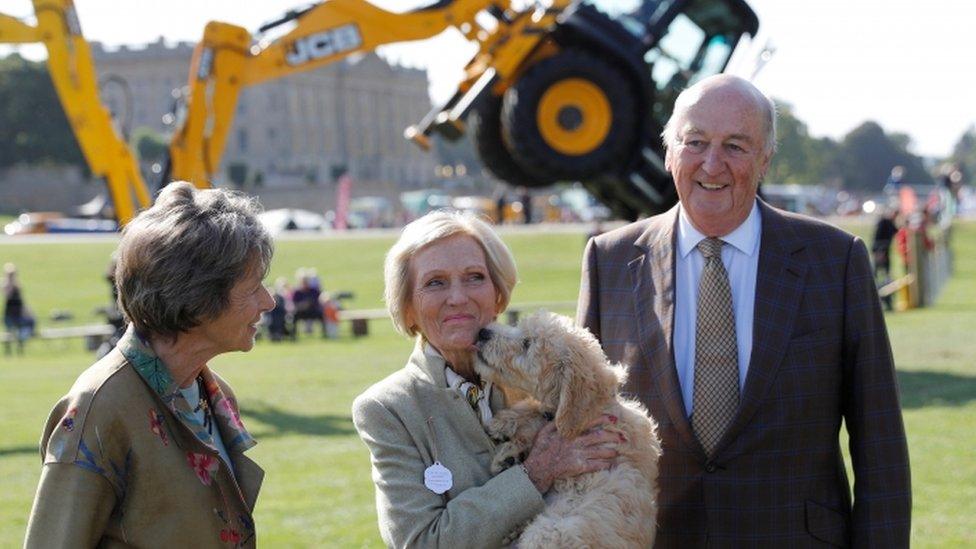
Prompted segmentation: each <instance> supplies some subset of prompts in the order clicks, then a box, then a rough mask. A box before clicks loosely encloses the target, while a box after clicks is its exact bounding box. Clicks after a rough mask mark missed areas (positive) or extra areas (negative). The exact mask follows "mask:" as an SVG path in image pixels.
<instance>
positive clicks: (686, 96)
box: [661, 75, 777, 155]
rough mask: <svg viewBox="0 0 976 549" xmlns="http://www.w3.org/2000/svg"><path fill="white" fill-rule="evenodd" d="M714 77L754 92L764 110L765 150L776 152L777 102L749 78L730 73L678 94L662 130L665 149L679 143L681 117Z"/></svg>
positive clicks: (769, 152) (757, 103) (756, 99)
mask: <svg viewBox="0 0 976 549" xmlns="http://www.w3.org/2000/svg"><path fill="white" fill-rule="evenodd" d="M714 79H722V80H726V81H731V82H736V84H737V85H738V86H739V87H740V88H742V89H743V90H745V91H748V92H750V93H751V94H752V96H753V98H754V99H755V101H756V105H757V106H758V107H759V108H760V109H761V110H762V115H763V122H764V125H765V130H766V132H765V133H766V141H765V143H763V151H764V152H765V153H766V154H769V155H772V154H773V153H775V152H776V146H777V145H776V103H775V102H774V101H773V100H772V99H770V98H769V96H767V95H766V94H764V93H763V92H762V91H760V90H759V88H757V87H755V86H754V85H753V84H752V83H751V82H749V81H748V80H745V79H743V78H739V77H735V76H729V75H717V76H713V77H711V78H706V79H705V80H702V81H700V82H698V83H697V84H695V85H693V86H691V87H689V88H686V89H685V90H684V91H682V92H681V93H680V94H679V95H678V98H677V99H675V101H674V110H673V111H672V113H671V118H668V122H667V124H665V125H664V131H663V132H661V138H662V140H663V141H664V149H665V150H668V149H670V148H671V146H672V145H676V144H677V143H678V127H677V125H678V121H679V119H681V118H682V117H683V116H684V114H685V112H686V111H687V110H688V109H689V108H690V107H691V106H692V105H693V104H694V103H695V102H696V101H697V100H698V98H699V97H701V94H702V93H703V92H704V91H705V89H706V88H707V87H708V86H709V85H710V84H711V82H710V81H712V80H714Z"/></svg>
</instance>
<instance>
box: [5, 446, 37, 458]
mask: <svg viewBox="0 0 976 549" xmlns="http://www.w3.org/2000/svg"><path fill="white" fill-rule="evenodd" d="M38 452H39V450H38V449H37V445H36V444H35V445H33V446H14V447H12V448H0V458H2V457H7V456H16V455H19V454H35V455H40V454H39V453H38Z"/></svg>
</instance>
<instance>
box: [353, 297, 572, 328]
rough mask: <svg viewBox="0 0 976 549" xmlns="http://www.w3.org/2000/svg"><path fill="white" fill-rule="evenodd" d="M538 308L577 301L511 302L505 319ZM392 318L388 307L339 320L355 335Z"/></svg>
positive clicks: (355, 312)
mask: <svg viewBox="0 0 976 549" xmlns="http://www.w3.org/2000/svg"><path fill="white" fill-rule="evenodd" d="M538 309H546V310H549V311H575V310H576V302H575V301H530V302H526V303H517V304H511V305H509V306H508V309H506V310H505V321H506V322H508V323H509V324H511V325H514V324H516V323H517V322H518V319H519V315H521V314H523V313H533V312H535V311H536V310H538ZM389 318H390V315H389V313H388V312H387V311H386V309H350V310H348V311H339V322H349V323H351V325H352V335H353V337H363V336H367V335H369V323H370V321H373V320H387V319H389Z"/></svg>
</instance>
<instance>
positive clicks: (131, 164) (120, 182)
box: [0, 0, 152, 224]
mask: <svg viewBox="0 0 976 549" xmlns="http://www.w3.org/2000/svg"><path fill="white" fill-rule="evenodd" d="M33 2H34V13H35V14H36V17H37V24H36V25H29V24H27V23H24V22H22V21H20V20H19V19H16V18H14V17H11V16H9V15H4V14H2V13H0V44H2V43H13V44H30V43H35V42H41V43H43V44H44V46H45V47H46V48H47V54H48V56H47V67H48V72H49V73H50V75H51V81H52V82H53V83H54V88H55V90H56V91H57V94H58V98H59V99H60V101H61V105H62V107H63V108H64V113H65V115H66V116H67V118H68V123H69V124H70V125H71V129H72V131H73V132H74V134H75V138H76V139H77V140H78V146H79V147H80V148H81V152H82V154H83V155H84V157H85V160H86V161H87V163H88V167H89V169H90V170H91V172H92V174H93V175H95V176H98V177H102V178H104V179H105V181H106V183H107V184H108V189H109V193H110V194H111V196H112V202H113V206H114V213H115V217H116V218H117V220H118V221H119V224H124V223H126V222H128V221H129V220H130V219H132V217H133V216H134V215H135V214H136V212H137V211H138V210H139V209H141V208H145V207H148V206H149V205H150V204H151V203H152V198H151V197H150V194H149V191H148V189H147V187H146V184H145V182H144V181H143V178H142V174H141V173H140V172H139V165H138V162H137V161H136V159H135V157H134V156H133V155H132V152H131V151H130V149H129V146H128V144H127V143H126V141H125V139H124V138H123V137H122V136H121V135H120V133H119V131H118V130H117V129H116V127H115V124H114V123H113V119H112V114H111V113H110V112H109V111H108V109H106V108H105V106H104V105H103V104H102V102H101V100H100V99H99V95H98V91H99V86H98V78H97V76H96V74H95V65H94V62H93V61H92V55H91V50H90V49H89V47H88V42H87V41H85V38H84V36H83V35H82V33H81V25H80V24H79V22H78V16H77V14H76V13H75V8H74V4H73V3H72V0H33Z"/></svg>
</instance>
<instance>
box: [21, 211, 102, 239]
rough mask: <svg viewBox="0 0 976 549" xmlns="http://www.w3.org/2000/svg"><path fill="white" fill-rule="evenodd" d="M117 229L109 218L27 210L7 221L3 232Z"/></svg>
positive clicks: (98, 231) (32, 232) (34, 232)
mask: <svg viewBox="0 0 976 549" xmlns="http://www.w3.org/2000/svg"><path fill="white" fill-rule="evenodd" d="M118 230H119V226H118V224H117V223H116V222H115V221H112V220H110V219H81V218H75V217H65V215H64V214H63V213H61V212H29V213H22V214H20V215H19V216H18V217H17V219H16V220H14V221H12V222H10V223H7V224H6V225H5V226H4V228H3V232H4V234H6V235H9V236H14V235H21V234H39V233H114V232H115V231H118Z"/></svg>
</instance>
